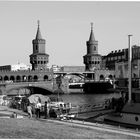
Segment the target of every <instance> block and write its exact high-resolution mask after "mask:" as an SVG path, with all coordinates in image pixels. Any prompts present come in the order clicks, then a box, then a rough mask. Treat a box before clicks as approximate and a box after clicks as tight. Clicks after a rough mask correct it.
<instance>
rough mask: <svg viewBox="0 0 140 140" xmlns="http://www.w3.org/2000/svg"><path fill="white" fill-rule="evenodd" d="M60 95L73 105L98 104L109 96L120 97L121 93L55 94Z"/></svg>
mask: <svg viewBox="0 0 140 140" xmlns="http://www.w3.org/2000/svg"><path fill="white" fill-rule="evenodd" d="M53 96H56V97H58V96H59V97H60V98H61V99H62V100H63V101H64V102H65V103H71V104H73V105H83V104H90V105H92V104H98V103H102V102H104V101H105V99H109V98H112V97H114V98H119V97H120V94H119V93H107V94H85V93H72V94H61V95H53Z"/></svg>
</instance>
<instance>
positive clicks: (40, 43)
mask: <svg viewBox="0 0 140 140" xmlns="http://www.w3.org/2000/svg"><path fill="white" fill-rule="evenodd" d="M39 26H40V25H39V21H38V29H37V33H36V38H35V39H34V40H33V41H32V43H33V53H32V54H31V55H30V63H31V64H32V70H45V69H47V63H48V62H49V55H48V54H46V53H45V43H46V41H45V39H43V38H42V36H41V32H40V27H39Z"/></svg>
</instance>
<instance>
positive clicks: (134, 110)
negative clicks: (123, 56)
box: [104, 35, 140, 128]
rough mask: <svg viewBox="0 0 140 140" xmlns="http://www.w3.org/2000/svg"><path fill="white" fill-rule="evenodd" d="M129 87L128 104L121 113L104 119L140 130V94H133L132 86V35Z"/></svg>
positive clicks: (109, 115) (115, 113) (112, 114)
mask: <svg viewBox="0 0 140 140" xmlns="http://www.w3.org/2000/svg"><path fill="white" fill-rule="evenodd" d="M128 50H129V59H128V61H129V67H128V68H129V69H128V71H129V87H128V102H127V103H126V104H125V105H124V106H123V108H122V110H121V111H119V112H114V113H111V114H108V115H107V116H105V117H104V121H105V122H107V123H111V124H112V123H113V124H115V125H122V126H125V127H134V128H140V92H135V93H133V94H132V88H131V87H132V84H131V79H132V78H131V49H130V35H129V49H128Z"/></svg>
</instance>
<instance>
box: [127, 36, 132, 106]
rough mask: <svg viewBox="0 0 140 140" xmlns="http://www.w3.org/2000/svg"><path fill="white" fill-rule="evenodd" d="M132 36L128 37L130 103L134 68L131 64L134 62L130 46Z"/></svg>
mask: <svg viewBox="0 0 140 140" xmlns="http://www.w3.org/2000/svg"><path fill="white" fill-rule="evenodd" d="M131 36H132V35H128V76H129V92H128V93H129V95H128V102H129V103H130V102H131V99H132V82H131V80H132V68H131V62H132V52H131V44H130V38H131Z"/></svg>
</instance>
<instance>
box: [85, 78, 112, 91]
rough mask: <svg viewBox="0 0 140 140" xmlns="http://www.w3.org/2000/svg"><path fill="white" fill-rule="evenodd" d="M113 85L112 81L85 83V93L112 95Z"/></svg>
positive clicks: (89, 81)
mask: <svg viewBox="0 0 140 140" xmlns="http://www.w3.org/2000/svg"><path fill="white" fill-rule="evenodd" d="M113 87H114V86H113V84H112V83H111V82H110V81H93V80H92V81H91V80H88V81H85V83H84V84H83V91H84V93H92V94H93V93H111V92H113V90H114V88H113Z"/></svg>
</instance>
